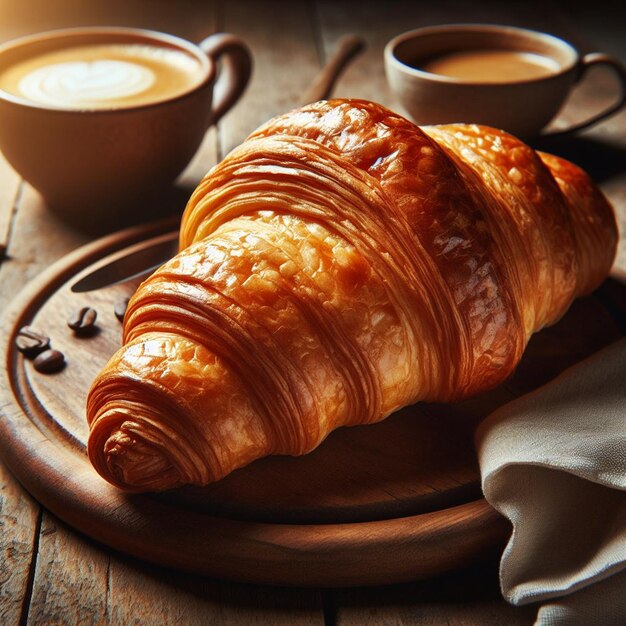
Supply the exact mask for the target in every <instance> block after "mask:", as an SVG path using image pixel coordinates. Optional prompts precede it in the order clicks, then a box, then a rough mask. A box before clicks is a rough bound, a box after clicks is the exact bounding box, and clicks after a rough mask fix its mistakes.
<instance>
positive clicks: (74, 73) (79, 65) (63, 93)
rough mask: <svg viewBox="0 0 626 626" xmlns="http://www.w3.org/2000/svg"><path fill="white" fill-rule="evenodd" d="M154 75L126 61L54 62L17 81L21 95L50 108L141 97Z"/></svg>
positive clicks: (147, 69) (150, 84)
mask: <svg viewBox="0 0 626 626" xmlns="http://www.w3.org/2000/svg"><path fill="white" fill-rule="evenodd" d="M155 79H156V77H155V75H154V72H153V71H152V70H150V69H149V68H147V67H143V66H141V65H137V64H135V63H129V62H128V61H112V60H107V59H103V60H102V61H92V62H80V61H76V62H69V63H56V64H54V65H47V66H44V67H40V68H39V69H36V70H34V71H32V72H31V73H30V74H27V75H26V76H24V78H22V80H20V82H19V85H18V89H19V91H20V93H21V94H22V95H23V96H24V97H25V98H28V99H30V100H34V101H35V102H41V103H42V104H51V105H53V106H61V107H62V106H81V105H87V106H88V105H89V104H91V103H93V102H96V101H102V100H105V101H106V100H116V99H120V98H128V97H129V96H135V95H137V94H140V93H142V92H144V91H146V90H147V89H149V88H150V87H152V85H153V84H154V81H155Z"/></svg>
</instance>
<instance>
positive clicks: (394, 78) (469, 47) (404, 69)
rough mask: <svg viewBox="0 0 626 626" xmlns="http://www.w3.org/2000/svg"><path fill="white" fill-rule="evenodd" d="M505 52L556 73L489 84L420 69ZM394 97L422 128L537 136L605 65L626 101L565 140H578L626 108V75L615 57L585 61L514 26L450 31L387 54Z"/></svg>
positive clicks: (416, 37)
mask: <svg viewBox="0 0 626 626" xmlns="http://www.w3.org/2000/svg"><path fill="white" fill-rule="evenodd" d="M480 50H498V51H500V50H505V51H513V52H519V53H531V54H533V55H541V56H542V57H544V58H547V60H548V61H550V62H551V63H552V65H553V68H552V69H550V70H549V71H547V72H544V73H543V75H542V76H539V77H536V78H531V79H525V80H514V79H511V80H503V81H500V82H485V81H482V80H480V78H478V79H476V78H471V79H467V78H465V79H462V78H455V77H450V76H444V75H441V74H436V73H432V72H429V71H424V70H423V69H419V67H420V64H424V65H425V66H426V67H427V65H426V64H427V63H428V61H429V60H432V59H435V58H437V57H441V56H443V55H448V54H456V53H463V52H466V51H480ZM384 56H385V71H386V74H387V79H388V81H389V84H390V86H391V89H392V91H393V92H394V94H395V95H396V97H397V98H398V100H399V101H400V103H401V104H402V106H403V107H404V108H405V110H406V111H407V112H408V114H409V115H410V116H411V118H412V119H413V120H414V121H415V122H416V123H417V124H445V123H453V122H466V123H477V124H485V125H488V126H494V127H496V128H500V129H504V130H506V131H508V132H510V133H512V134H514V135H517V136H518V137H521V138H532V137H535V136H537V135H538V134H539V133H540V131H541V130H542V129H544V128H545V127H546V126H547V125H548V123H549V122H550V121H551V120H553V119H554V118H555V116H556V115H557V113H558V112H559V110H560V109H561V106H562V105H563V103H564V102H565V100H566V98H567V96H568V95H569V93H570V91H571V89H572V87H573V86H574V85H575V84H577V83H578V82H580V80H581V79H582V78H583V76H584V75H585V74H586V73H587V70H588V69H589V68H590V67H593V66H597V65H605V66H607V67H609V68H611V69H612V70H613V71H614V73H615V75H616V76H617V78H618V80H619V85H620V92H621V93H620V96H619V98H618V100H617V101H616V102H615V103H613V104H612V105H610V106H609V107H608V108H607V109H606V110H604V111H602V112H600V113H598V114H596V115H594V116H593V117H591V118H590V119H587V120H585V121H583V122H580V123H578V124H575V125H573V126H571V127H569V128H568V129H566V130H565V131H558V132H559V133H565V132H567V133H571V132H574V131H577V130H581V129H583V128H587V127H589V126H591V125H592V124H595V123H597V122H599V121H600V120H602V119H604V118H606V117H608V116H609V115H611V114H613V113H615V112H616V111H618V110H619V109H621V108H622V107H623V106H624V104H625V102H626V70H625V69H624V66H623V65H622V63H621V62H620V61H619V60H618V59H616V58H614V57H611V56H609V55H606V54H601V53H598V52H593V53H590V54H585V55H582V56H581V55H580V54H579V53H578V51H577V50H576V49H575V48H574V47H573V46H571V45H570V44H569V43H567V42H566V41H564V40H562V39H559V38H558V37H555V36H552V35H548V34H546V33H540V32H536V31H532V30H527V29H523V28H515V27H512V26H496V25H486V24H450V25H442V26H432V27H426V28H419V29H417V30H413V31H410V32H407V33H403V34H401V35H398V36H397V37H395V38H394V39H392V40H391V41H390V42H389V43H388V44H387V46H386V48H385V53H384Z"/></svg>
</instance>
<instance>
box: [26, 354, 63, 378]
mask: <svg viewBox="0 0 626 626" xmlns="http://www.w3.org/2000/svg"><path fill="white" fill-rule="evenodd" d="M33 365H34V366H35V369H36V370H37V371H38V372H41V373H42V374H54V373H55V372H59V371H61V370H62V369H63V368H64V367H65V356H64V354H63V353H62V352H60V351H59V350H52V349H49V350H45V351H44V352H42V353H41V354H39V355H38V356H37V357H35V360H34V361H33Z"/></svg>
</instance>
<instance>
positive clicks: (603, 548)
mask: <svg viewBox="0 0 626 626" xmlns="http://www.w3.org/2000/svg"><path fill="white" fill-rule="evenodd" d="M476 443H477V450H478V456H479V462H480V469H481V476H482V486H483V491H484V494H485V497H486V499H487V501H488V502H489V503H490V504H491V505H492V506H493V507H494V508H495V509H497V510H498V511H499V512H500V513H502V514H503V515H505V516H506V517H507V518H509V520H510V521H511V522H512V524H513V534H512V535H511V538H510V540H509V543H508V545H507V546H506V549H505V551H504V553H503V555H502V560H501V562H500V585H501V589H502V593H503V595H504V597H505V598H506V599H507V600H508V601H509V602H511V603H513V604H518V605H522V604H528V603H531V602H541V603H542V604H541V606H540V607H539V610H538V614H537V621H536V622H535V623H536V624H540V625H548V624H549V625H557V624H558V625H568V626H569V625H578V624H581V625H582V624H584V625H585V626H587V625H589V624H601V625H602V626H605V625H611V624H616V625H617V624H619V625H624V624H626V339H623V340H620V341H618V342H616V343H614V344H611V345H610V346H608V347H607V348H604V349H603V350H601V351H600V352H598V353H596V354H595V355H593V356H591V357H590V358H588V359H586V360H585V361H582V362H581V363H578V364H577V365H575V366H573V367H571V368H570V369H568V370H566V371H565V372H563V373H562V374H561V375H560V376H558V377H557V378H556V379H555V380H553V381H551V382H550V383H548V384H547V385H544V386H543V387H541V388H540V389H537V390H536V391H534V392H532V393H530V394H527V395H524V396H522V397H521V398H518V399H517V400H514V401H513V402H510V403H508V404H506V405H504V406H502V407H501V408H500V409H498V410H497V411H495V412H494V413H493V414H492V415H490V416H489V417H488V418H487V419H486V420H485V421H484V422H483V423H482V424H481V425H480V427H479V429H478V431H477V433H476Z"/></svg>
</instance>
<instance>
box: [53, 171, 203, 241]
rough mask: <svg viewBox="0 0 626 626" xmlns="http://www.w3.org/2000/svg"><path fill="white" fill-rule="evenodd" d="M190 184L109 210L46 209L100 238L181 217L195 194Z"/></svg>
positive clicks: (88, 233)
mask: <svg viewBox="0 0 626 626" xmlns="http://www.w3.org/2000/svg"><path fill="white" fill-rule="evenodd" d="M194 188H195V186H194V185H191V184H182V183H178V184H176V185H171V186H168V187H166V188H164V189H159V190H156V191H155V192H154V193H153V194H152V195H150V196H146V195H142V196H139V197H137V198H132V197H129V198H126V199H125V201H124V203H123V204H119V203H111V206H110V209H109V208H107V207H104V208H102V207H99V208H97V209H93V208H91V209H90V207H89V206H84V205H76V206H69V205H64V206H54V205H49V204H46V208H47V209H48V210H49V211H50V212H51V213H53V214H54V215H55V217H56V218H57V219H58V220H59V221H60V222H62V223H63V225H64V226H66V227H69V228H71V229H73V230H76V231H79V232H81V233H83V234H86V235H88V236H90V237H93V238H96V237H100V236H103V235H106V234H109V233H112V232H115V231H118V230H121V229H123V228H128V227H130V226H136V225H138V224H143V223H149V222H153V221H156V220H159V219H162V218H165V217H170V216H174V215H179V216H182V213H183V210H184V208H185V206H186V204H187V201H188V200H189V198H190V196H191V194H192V193H193V191H194Z"/></svg>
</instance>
